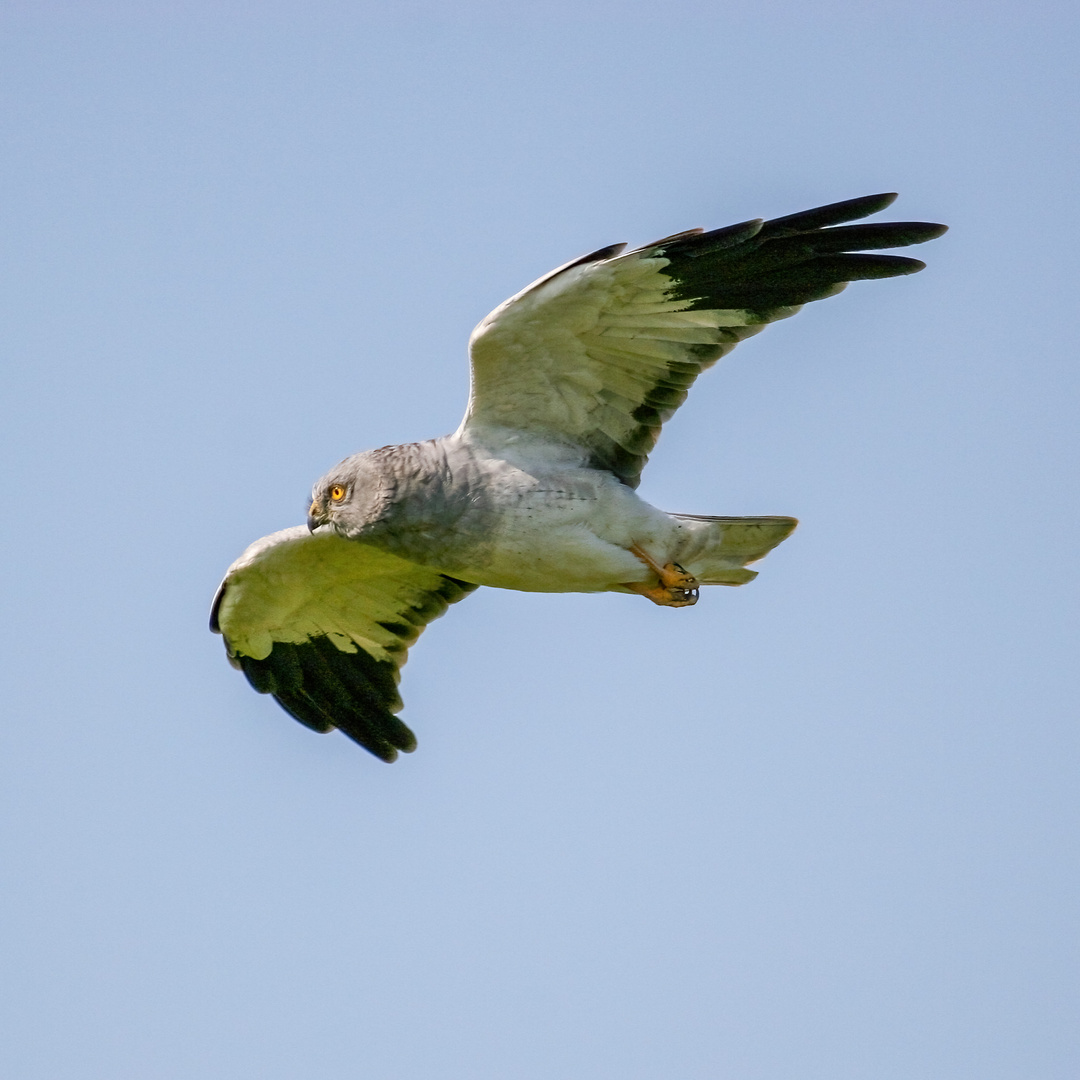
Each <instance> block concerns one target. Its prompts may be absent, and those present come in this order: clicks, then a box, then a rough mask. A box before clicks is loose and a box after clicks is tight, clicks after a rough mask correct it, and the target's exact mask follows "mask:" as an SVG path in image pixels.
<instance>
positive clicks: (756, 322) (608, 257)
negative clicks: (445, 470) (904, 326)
mask: <svg viewBox="0 0 1080 1080" xmlns="http://www.w3.org/2000/svg"><path fill="white" fill-rule="evenodd" d="M895 198H896V196H895V195H892V194H889V195H871V196H867V197H865V198H861V199H851V200H848V201H846V202H841V203H833V204H830V205H829V206H822V207H817V208H816V209H813V210H807V211H804V212H803V213H801V214H792V215H790V216H788V217H784V218H777V219H775V220H773V221H762V220H760V219H758V220H754V221H747V222H743V223H741V224H739V225H732V226H728V227H727V228H723V229H715V230H713V231H711V232H703V231H702V230H700V229H696V230H692V231H690V232H685V233H678V234H676V235H675V236H671V237H667V238H665V239H664V240H658V241H655V242H654V243H652V244H648V245H646V246H645V247H641V248H637V249H635V250H634V251H630V252H626V253H625V254H620V253H619V252H620V250H621V249H620V248H614V249H613V248H602V249H601V250H600V251H597V252H594V253H593V254H592V255H588V256H585V257H584V258H582V259H578V260H575V261H573V262H570V263H567V264H566V265H565V266H563V267H560V268H559V269H558V270H556V271H553V272H552V273H550V274H548V275H546V276H545V277H543V278H541V279H540V280H539V281H537V282H535V283H534V284H533V285H530V286H529V287H528V288H526V289H525V290H523V291H522V292H520V293H518V294H517V295H516V296H514V297H512V298H511V299H509V300H507V301H506V302H505V303H503V304H501V305H500V306H499V307H497V308H496V309H495V310H494V311H493V312H492V313H491V314H490V315H488V316H487V318H485V319H484V320H483V321H482V322H481V323H480V324H479V326H477V328H476V330H474V331H473V335H472V339H471V341H470V352H471V359H472V393H471V396H470V400H469V407H468V410H467V412H466V414H465V420H464V422H463V428H465V429H468V428H488V429H491V428H502V429H517V430H522V429H524V430H528V431H531V432H536V433H539V434H543V435H545V436H547V437H550V438H552V439H554V440H557V441H561V442H564V443H569V444H571V445H574V446H577V447H580V448H581V449H582V450H583V451H584V452H585V454H586V456H587V459H588V461H589V463H590V464H591V465H592V466H593V467H595V468H601V469H607V470H609V471H611V472H613V473H614V474H615V475H616V476H617V477H619V479H620V480H622V481H623V483H625V484H627V485H629V486H630V487H636V486H637V484H638V481H639V479H640V473H641V470H642V468H643V466H644V464H645V462H646V460H647V459H648V455H649V452H650V451H651V450H652V448H653V446H654V445H655V444H656V440H657V438H658V437H659V434H660V429H661V426H662V425H663V424H664V422H665V421H666V420H668V419H669V418H670V417H671V416H672V415H673V414H674V412H675V410H676V409H677V408H678V407H679V406H680V405H681V404H682V403H683V402H684V401H685V400H686V396H687V393H688V391H689V389H690V387H691V386H692V385H693V383H694V381H695V379H696V378H697V377H698V375H700V374H701V372H702V371H704V370H705V369H706V368H708V367H711V366H712V365H713V364H715V363H716V361H717V360H718V359H720V357H722V356H724V355H725V354H726V353H728V352H730V351H731V349H733V348H734V347H735V345H737V344H738V343H739V342H740V341H742V340H743V339H744V338H747V337H750V336H752V335H753V334H756V333H758V332H759V331H761V330H762V329H764V327H765V326H766V325H767V324H768V323H770V322H775V321H776V320H778V319H784V318H787V317H788V316H790V315H794V314H795V313H796V312H797V311H798V310H799V308H800V307H801V306H802V305H803V304H805V303H808V302H810V301H812V300H820V299H823V298H824V297H826V296H832V295H833V294H835V293H837V292H840V291H841V290H842V289H843V288H844V287H845V286H846V285H847V283H848V282H849V281H856V280H862V279H867V278H880V277H895V276H897V275H901V274H912V273H915V272H917V271H918V270H921V269H923V266H924V264H923V263H922V262H919V261H918V260H917V259H907V258H903V257H900V256H895V255H869V254H862V253H863V252H866V251H873V250H878V249H881V248H893V247H903V246H906V245H909V244H918V243H922V242H923V241H926V240H931V239H933V238H934V237H936V236H940V235H941V234H942V233H943V232H945V226H943V225H934V224H928V223H924V222H890V223H886V224H879V225H844V223H845V222H848V221H853V220H855V219H858V218H861V217H865V216H866V215H868V214H873V213H877V212H878V211H879V210H883V209H884V208H885V207H886V206H888V205H889V204H890V203H891V202H892V201H893V199H895ZM837 226H839V227H837Z"/></svg>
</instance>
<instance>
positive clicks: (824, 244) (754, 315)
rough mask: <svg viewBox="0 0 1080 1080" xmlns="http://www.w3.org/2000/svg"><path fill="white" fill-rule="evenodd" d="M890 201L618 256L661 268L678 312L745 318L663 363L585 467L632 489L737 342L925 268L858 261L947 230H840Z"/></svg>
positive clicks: (839, 207)
mask: <svg viewBox="0 0 1080 1080" xmlns="http://www.w3.org/2000/svg"><path fill="white" fill-rule="evenodd" d="M895 198H896V194H895V193H892V192H890V193H887V194H881V195H868V196H864V197H863V198H859V199H848V200H846V201H844V202H838V203H830V204H829V205H827V206H819V207H816V208H815V209H813V210H805V211H803V212H802V213H798V214H791V215H789V216H787V217H782V218H774V219H773V220H771V221H762V220H761V219H755V220H753V221H746V222H742V223H740V224H738V225H729V226H727V227H725V228H722V229H714V230H712V231H710V232H696V233H695V232H691V233H682V234H677V235H676V236H674V237H670V238H667V239H665V240H659V241H654V242H653V243H651V244H646V245H644V246H643V247H640V248H636V249H635V250H634V251H630V252H627V253H626V254H625V255H622V256H616V258H622V259H629V258H632V257H634V256H643V257H654V256H659V257H662V258H665V259H667V260H668V265H667V266H666V267H665V268H664V270H663V271H662V273H663V274H664V276H665V277H668V278H670V279H671V285H670V286H669V287H668V290H667V294H668V297H669V298H670V299H672V300H681V301H685V302H686V307H685V309H684V310H689V311H706V310H708V311H717V310H719V311H732V312H742V313H745V315H746V316H747V317H746V319H745V321H744V322H743V325H738V324H736V323H734V322H733V324H732V325H730V326H721V327H720V328H719V329H718V333H719V335H720V337H721V341H720V343H718V344H699V345H687V346H686V348H685V355H684V356H683V358H682V359H680V360H672V361H670V362H669V363H667V365H666V371H665V372H664V374H663V375H662V376H661V377H660V378H659V379H658V380H657V381H656V382H655V383H654V384H653V386H652V387H650V388H649V389H648V390H647V391H646V392H645V393H644V395H643V397H642V401H641V404H640V405H639V406H638V407H637V408H636V409H634V411H633V412H632V413H631V417H632V419H633V420H634V421H635V425H636V426H635V427H634V428H633V429H631V430H630V431H629V432H628V433H627V434H626V435H625V436H623V437H622V438H620V439H618V441H616V440H614V439H612V438H610V437H606V436H604V435H603V434H602V433H599V432H597V433H595V434H594V436H593V438H592V440H591V445H590V446H589V448H588V449H589V451H590V459H589V464H590V465H592V466H593V467H594V468H601V469H606V470H608V471H610V472H612V473H614V474H615V475H616V476H617V477H618V478H619V479H620V480H621V481H622V482H623V483H624V484H627V485H628V486H630V487H637V485H638V483H639V482H640V478H641V470H642V469H643V468H644V466H645V463H646V462H647V461H648V456H649V453H650V452H651V451H652V449H653V447H654V446H655V445H656V442H657V440H658V439H659V437H660V430H661V427H662V426H663V424H664V423H665V421H667V420H668V419H670V418H671V416H672V415H674V413H675V411H676V410H677V409H678V407H679V406H680V405H681V404H682V403H683V402H684V401H685V400H686V397H687V394H688V392H689V390H690V387H691V386H693V384H694V382H695V381H696V379H697V377H698V375H700V374H701V373H702V372H703V371H704V370H706V368H708V367H711V366H712V365H713V364H714V363H715V362H716V361H717V360H718V359H720V357H722V356H724V355H725V354H726V353H728V352H730V351H731V349H733V348H734V347H735V346H736V345H737V344H738V343H739V342H740V341H743V340H744V339H746V338H748V337H751V336H753V335H754V334H756V333H758V332H760V331H761V330H762V329H764V327H765V325H767V324H768V323H770V322H775V321H777V320H779V319H784V318H787V317H789V316H791V315H794V314H796V313H797V312H798V311H799V309H800V308H801V307H802V305H803V304H806V303H810V302H811V301H814V300H823V299H825V298H826V297H829V296H834V295H836V294H837V293H839V292H841V291H843V289H845V288H846V287H847V284H848V283H849V282H851V281H860V280H869V279H876V278H889V277H898V276H903V275H906V274H914V273H917V272H918V271H920V270H922V269H924V268H925V266H926V264H925V263H923V262H921V261H920V260H918V259H909V258H905V257H903V256H898V255H867V254H862V253H863V252H866V251H873V250H877V249H880V248H896V247H906V246H908V245H911V244H921V243H924V242H926V241H927V240H933V239H935V238H937V237H939V236H941V235H942V234H943V233H945V232H946V231H947V230H948V227H947V226H945V225H939V224H934V223H930V222H922V221H907V222H886V223H882V224H872V225H844V223H845V222H848V221H852V220H855V219H858V218H862V217H866V216H868V215H870V214H876V213H878V212H879V211H881V210H884V209H885V208H886V207H887V206H889V205H890V204H891V203H892V202H893V200H894V199H895ZM831 226H841V227H831Z"/></svg>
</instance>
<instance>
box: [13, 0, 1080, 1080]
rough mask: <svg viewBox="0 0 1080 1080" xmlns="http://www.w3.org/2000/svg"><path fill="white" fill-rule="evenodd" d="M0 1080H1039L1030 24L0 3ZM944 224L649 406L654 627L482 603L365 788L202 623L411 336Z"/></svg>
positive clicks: (431, 342)
mask: <svg viewBox="0 0 1080 1080" xmlns="http://www.w3.org/2000/svg"><path fill="white" fill-rule="evenodd" d="M0 29H2V35H0V94H2V98H3V103H2V115H0V125H2V127H0V140H2V143H0V146H2V150H0V162H2V166H0V174H2V180H0V257H2V267H3V269H2V275H3V288H2V290H0V297H2V301H0V302H2V304H3V312H2V317H0V340H2V348H3V354H2V358H3V359H2V369H0V408H2V410H3V415H2V419H0V438H2V440H3V443H4V450H3V453H4V458H3V460H4V461H5V462H6V464H7V467H6V468H5V469H4V471H3V483H4V492H3V494H4V504H5V505H6V506H7V507H8V508H9V512H8V514H7V515H6V517H5V522H6V523H5V524H4V526H3V532H2V534H0V535H2V539H0V545H2V549H0V555H2V559H3V565H4V566H5V568H6V570H5V573H4V575H3V582H4V596H3V611H4V613H5V618H4V620H3V630H2V635H3V650H2V655H3V662H4V668H5V679H4V685H5V690H6V693H5V709H4V713H5V721H4V723H3V725H2V728H0V741H2V749H0V771H2V782H0V792H2V796H0V797H2V813H0V821H2V837H0V840H2V845H3V854H2V864H3V867H4V881H3V893H2V896H0V936H2V941H3V954H2V956H0V967H2V970H3V972H4V978H3V990H2V993H0V1011H2V1013H3V1018H4V1023H5V1025H6V1028H7V1031H6V1034H4V1035H3V1037H2V1039H0V1072H2V1073H3V1075H4V1076H6V1077H12V1078H13V1080H159V1078H160V1080H357V1078H361V1080H368V1078H370V1080H554V1078H559V1080H871V1078H872V1080H911V1078H913V1077H918V1078H919V1080H1072V1078H1073V1077H1075V1076H1076V1075H1078V1073H1080V1060H1078V1057H1080V1055H1078V1054H1077V1040H1076V1032H1077V1030H1078V1024H1077V1020H1078V1016H1077V994H1076V989H1077V986H1076V959H1077V957H1076V951H1077V948H1076V945H1077V937H1076V926H1077V921H1076V920H1077V911H1076V862H1075V859H1076V853H1077V846H1076V836H1077V833H1076V817H1075V809H1076V805H1075V804H1076V790H1077V776H1076V771H1077V770H1076V761H1077V759H1076V749H1077V738H1076V731H1077V727H1076V705H1075V702H1076V697H1077V677H1076V673H1077V661H1076V645H1077V633H1076V611H1077V607H1076V600H1077V595H1076V594H1077V591H1078V590H1077V584H1078V577H1080V575H1078V573H1077V567H1076V558H1075V554H1074V550H1075V546H1076V539H1075V538H1076V530H1077V524H1078V522H1077V513H1076V509H1077V507H1076V502H1077V500H1076V465H1077V461H1076V458H1077V450H1078V445H1080V436H1078V425H1077V417H1076V408H1075V403H1076V392H1077V389H1078V387H1077V383H1078V378H1077V367H1078V363H1077V347H1076V345H1077V342H1076V338H1077V331H1076V322H1077V319H1076V300H1075V294H1076V289H1077V280H1078V276H1080V275H1078V273H1077V270H1078V267H1077V261H1078V260H1077V250H1078V247H1077V235H1076V234H1077V216H1078V215H1077V175H1078V171H1080V170H1078V165H1080V160H1078V158H1080V154H1078V149H1077V146H1078V140H1077V126H1076V108H1077V99H1078V94H1077V90H1078V87H1077V83H1078V81H1080V80H1078V78H1077V65H1076V56H1077V44H1078V42H1077V38H1078V36H1080V35H1078V34H1077V29H1078V18H1077V16H1076V14H1075V10H1074V9H1073V7H1072V5H1066V4H1042V3H1024V4H1019V3H1004V4H991V5H984V4H949V5H944V6H943V5H937V4H935V5H931V4H911V3H903V2H900V3H891V4H888V5H885V4H866V3H858V4H856V3H846V2H836V3H828V4H810V5H797V4H793V3H792V4H786V3H769V2H765V3H755V4H749V3H745V4H724V3H692V2H686V3H680V2H674V3H667V4H664V5H645V4H635V3H627V4H617V3H588V2H585V3H579V4H569V3H550V4H539V5H531V6H530V7H529V8H528V9H526V8H525V7H524V5H514V6H510V5H498V4H471V3H468V2H466V3H459V4H455V5H449V4H447V5H436V4H425V3H414V4H396V5H394V9H393V12H389V11H386V10H383V9H382V8H381V7H379V6H374V5H370V6H369V5H366V4H362V3H356V4H347V3H340V4H331V3H323V2H320V0H308V2H307V3H304V4H300V3H295V2H285V3H276V4H275V3H271V4H265V5H261V4H247V5H239V4H231V3H228V2H222V3H197V2H191V3H186V4H170V5H164V4H154V3H148V4H130V5H106V4H98V3H95V2H93V0H88V2H85V3H79V4H63V3H43V4H29V3H11V4H6V5H4V8H3V11H2V12H0ZM889 190H898V191H900V192H901V198H900V200H899V201H898V202H897V203H896V205H895V206H894V207H893V208H892V209H891V210H890V211H887V212H886V214H885V215H883V217H887V218H892V219H894V220H902V219H912V218H913V219H922V220H929V221H943V222H946V223H948V224H949V225H950V226H951V227H952V231H951V232H950V233H949V234H948V235H947V236H946V237H945V238H944V239H942V240H939V241H936V242H934V243H932V244H928V245H926V246H925V247H924V248H923V249H922V250H921V251H920V252H918V254H920V255H921V256H922V257H923V258H924V259H926V261H927V262H928V263H929V268H928V269H927V270H926V271H925V272H924V273H922V274H919V275H917V276H915V277H912V278H905V279H898V280H894V281H885V282H871V283H863V284H856V285H854V286H852V287H851V288H850V289H849V290H848V291H847V292H846V293H844V294H843V295H842V296H840V297H838V298H835V299H832V300H829V301H826V302H823V303H820V304H815V305H812V306H810V307H809V308H807V309H806V310H805V311H804V312H803V313H802V314H800V315H799V316H798V317H797V318H795V319H792V320H789V321H787V322H785V323H782V324H780V325H777V326H775V327H772V328H770V329H769V330H768V331H766V333H764V334H763V335H762V336H760V337H758V338H755V339H754V340H753V341H750V342H748V343H746V344H745V345H743V346H741V347H740V348H739V349H738V350H736V352H735V353H734V354H733V356H731V357H730V358H729V359H728V360H726V361H725V362H724V363H723V364H722V365H721V366H720V368H719V369H718V370H716V371H714V372H711V373H710V374H709V375H708V376H707V377H705V378H704V379H703V380H702V381H701V382H700V383H699V384H698V386H697V388H696V389H695V391H694V394H693V395H692V397H691V400H690V402H689V403H688V404H687V405H686V406H685V408H684V409H683V410H682V411H681V412H680V413H679V415H678V417H677V418H676V420H675V421H674V422H673V423H672V424H671V425H670V426H669V428H668V429H667V431H666V432H665V434H664V437H663V439H662V440H661V443H660V446H659V448H658V451H657V453H656V454H655V456H654V458H653V461H652V463H651V464H650V467H649V470H648V471H647V473H646V479H645V483H644V485H643V488H642V493H643V494H644V495H645V496H646V498H649V499H650V500H651V501H653V502H656V503H658V504H660V505H662V506H664V507H665V508H668V509H671V510H677V511H684V512H696V513H720V514H754V513H764V514H794V515H796V516H798V517H799V518H801V519H802V526H801V528H800V529H799V531H798V532H797V533H796V534H795V536H794V537H793V538H792V539H791V540H789V541H788V542H787V543H785V544H784V545H783V546H782V547H781V548H780V549H778V550H777V551H776V552H775V553H774V554H773V555H772V556H771V557H770V558H769V559H768V560H767V561H766V562H765V563H763V564H762V565H761V567H760V569H761V570H762V573H761V577H760V578H759V579H758V580H757V581H756V582H754V583H753V584H752V585H750V586H747V587H746V588H743V589H737V590H712V591H710V592H709V593H707V595H706V596H705V597H704V598H703V600H702V602H701V603H700V604H699V605H698V606H697V607H695V608H693V609H692V610H689V609H688V610H661V609H659V608H656V607H653V606H652V605H650V604H648V603H647V602H645V601H644V600H641V599H639V598H634V597H627V596H615V595H611V596H600V597H588V596H530V595H523V594H516V593H502V592H497V591H493V590H481V592H480V593H478V594H477V595H476V596H474V597H472V598H470V599H469V600H467V601H466V602H464V603H463V604H461V605H459V606H458V607H457V608H455V609H453V610H452V611H451V613H450V614H449V615H448V616H447V617H446V618H445V619H444V620H442V621H441V622H439V623H436V624H435V625H434V626H433V627H432V628H431V630H430V631H429V632H428V634H427V635H426V636H425V637H424V639H423V640H422V641H421V642H420V644H419V645H418V646H417V647H416V649H415V650H414V652H413V655H412V659H411V661H410V663H409V665H408V667H407V668H406V671H405V678H404V692H405V698H406V711H405V713H404V714H403V718H404V719H405V720H407V721H408V722H409V723H410V725H411V726H412V727H413V728H414V729H415V730H416V732H417V734H418V736H419V738H420V750H419V751H418V752H417V753H416V754H415V755H412V756H411V757H406V758H403V759H402V760H401V761H400V762H399V763H398V764H396V765H394V766H391V767H387V766H385V765H382V764H381V763H379V762H378V761H376V760H375V759H374V758H372V757H370V756H369V755H367V754H365V753H364V752H363V751H362V750H360V749H358V748H357V747H356V746H354V745H353V744H351V743H350V742H349V741H348V740H346V739H345V738H343V737H341V736H338V735H332V736H325V737H319V736H316V735H314V734H312V733H311V732H309V731H307V730H305V729H304V728H302V727H301V726H300V725H298V724H296V723H294V722H292V721H291V720H289V718H288V717H287V716H286V715H285V714H284V713H283V712H281V711H280V710H279V709H278V708H277V706H276V705H275V704H274V703H273V702H272V701H271V700H270V699H268V698H264V697H259V696H258V695H256V694H254V693H253V692H252V691H251V690H250V689H249V688H248V686H247V685H246V683H245V681H244V680H243V678H242V677H241V676H240V675H239V674H237V673H236V672H234V671H233V670H232V669H230V668H229V667H228V665H227V664H226V662H225V659H224V656H223V652H222V647H221V642H220V639H218V638H215V637H213V636H211V635H210V634H209V633H208V632H207V630H206V625H205V624H206V614H207V608H208V606H209V602H210V598H211V596H212V595H213V592H214V589H215V587H216V586H217V583H218V580H219V578H220V575H221V573H222V571H223V570H224V568H225V567H226V566H227V565H228V563H229V562H230V561H231V560H232V559H233V558H234V557H235V556H236V555H237V554H238V553H239V552H240V550H242V548H243V547H244V546H245V544H247V543H248V542H249V541H250V540H252V539H254V538H256V537H258V536H261V535H263V534H264V533H267V532H270V531H271V530H273V529H277V528H281V527H284V526H287V525H292V524H296V523H299V522H300V521H302V519H303V510H304V506H305V500H306V496H307V492H308V490H309V487H310V484H311V482H312V480H314V479H315V478H316V477H317V476H318V475H320V474H321V473H322V472H323V471H324V470H325V469H326V468H327V467H328V466H329V465H331V464H333V463H334V462H336V461H337V460H339V459H340V458H341V457H343V456H345V455H346V454H348V453H351V452H352V451H354V450H358V449H362V448H365V447H371V446H377V445H381V444H383V443H387V442H398V441H405V440H409V439H414V438H424V437H428V436H431V435H435V434H440V433H442V432H445V431H447V430H450V429H452V428H453V427H455V426H456V424H457V422H458V419H459V416H460V413H461V409H462V407H463V405H464V401H465V396H466V392H467V368H466V363H465V341H466V338H467V335H468V332H469V330H470V329H471V327H472V326H473V324H475V323H476V322H477V321H478V320H479V319H480V318H481V317H482V316H483V315H484V314H486V312H487V311H488V310H489V309H490V308H491V307H493V306H494V305H495V304H496V303H498V302H499V301H501V300H502V299H503V298H504V297H506V296H508V295H509V294H511V293H512V292H515V291H516V290H517V289H519V288H520V287H521V286H523V285H524V284H526V283H527V282H528V281H530V280H532V279H533V278H535V277H537V276H538V275H539V274H541V273H543V272H545V271H547V270H548V269H550V268H551V267H553V266H555V265H557V264H559V263H561V262H563V261H565V260H567V259H569V258H571V257H573V256H575V255H578V254H580V253H582V252H584V251H587V250H590V249H592V248H596V247H599V246H600V245H603V244H607V243H612V242H616V241H620V240H628V241H631V242H635V243H641V242H645V241H648V240H650V239H655V238H656V237H657V236H662V235H665V234H667V233H671V232H674V231H677V230H680V229H683V228H688V227H691V226H695V225H704V226H719V225H725V224H729V223H731V222H734V221H740V220H743V219H746V218H748V217H755V216H759V215H764V216H776V215H781V214H786V213H790V212H793V211H797V210H801V209H804V208H806V207H809V206H813V205H816V204H818V203H823V202H831V201H835V200H838V199H845V198H851V197H854V196H858V195H863V194H867V193H871V192H877V191H889Z"/></svg>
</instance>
